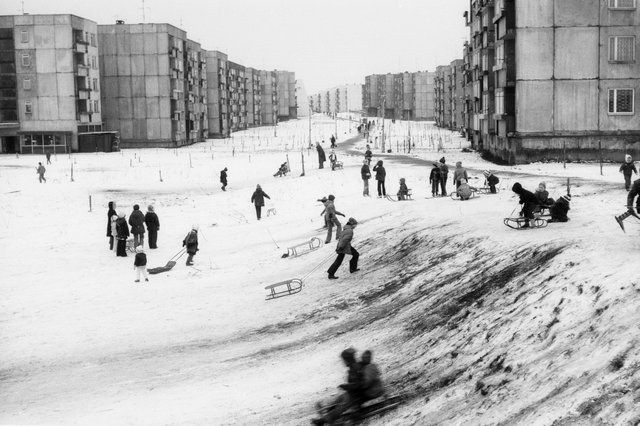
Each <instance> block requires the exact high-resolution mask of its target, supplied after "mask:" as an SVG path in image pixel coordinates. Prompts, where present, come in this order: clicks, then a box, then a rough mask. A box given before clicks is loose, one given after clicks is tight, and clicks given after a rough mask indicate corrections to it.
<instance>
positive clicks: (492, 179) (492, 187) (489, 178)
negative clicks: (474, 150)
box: [482, 170, 500, 194]
mask: <svg viewBox="0 0 640 426" xmlns="http://www.w3.org/2000/svg"><path fill="white" fill-rule="evenodd" d="M482 174H483V175H484V179H485V181H486V185H487V186H489V192H491V193H492V194H496V193H497V192H498V190H497V189H496V185H497V184H498V183H500V179H499V178H498V176H496V175H494V174H493V172H492V171H491V170H485V171H484V172H482Z"/></svg>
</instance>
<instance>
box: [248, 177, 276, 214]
mask: <svg viewBox="0 0 640 426" xmlns="http://www.w3.org/2000/svg"><path fill="white" fill-rule="evenodd" d="M264 197H267V198H268V199H271V197H269V196H268V195H267V193H266V192H264V191H263V190H262V187H261V186H260V185H256V190H255V191H253V195H251V202H252V203H254V204H255V206H256V217H257V218H258V220H260V215H261V212H262V207H264Z"/></svg>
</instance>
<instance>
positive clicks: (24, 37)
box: [20, 30, 29, 43]
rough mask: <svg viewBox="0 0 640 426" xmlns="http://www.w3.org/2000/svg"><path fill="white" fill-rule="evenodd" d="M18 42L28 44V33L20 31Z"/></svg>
mask: <svg viewBox="0 0 640 426" xmlns="http://www.w3.org/2000/svg"><path fill="white" fill-rule="evenodd" d="M20 42H22V43H29V31H27V30H22V31H21V32H20Z"/></svg>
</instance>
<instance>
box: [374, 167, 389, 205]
mask: <svg viewBox="0 0 640 426" xmlns="http://www.w3.org/2000/svg"><path fill="white" fill-rule="evenodd" d="M373 171H374V172H376V181H377V182H378V198H382V196H386V195H387V190H386V189H385V187H384V180H385V179H386V177H387V171H386V170H385V169H384V166H383V161H382V160H378V162H377V163H376V165H375V166H373Z"/></svg>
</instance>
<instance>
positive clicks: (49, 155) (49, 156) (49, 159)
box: [45, 151, 51, 164]
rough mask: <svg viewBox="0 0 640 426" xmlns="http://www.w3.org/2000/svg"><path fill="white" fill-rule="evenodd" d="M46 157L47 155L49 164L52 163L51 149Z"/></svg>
mask: <svg viewBox="0 0 640 426" xmlns="http://www.w3.org/2000/svg"><path fill="white" fill-rule="evenodd" d="M45 157H47V164H51V151H47V153H46V154H45Z"/></svg>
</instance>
